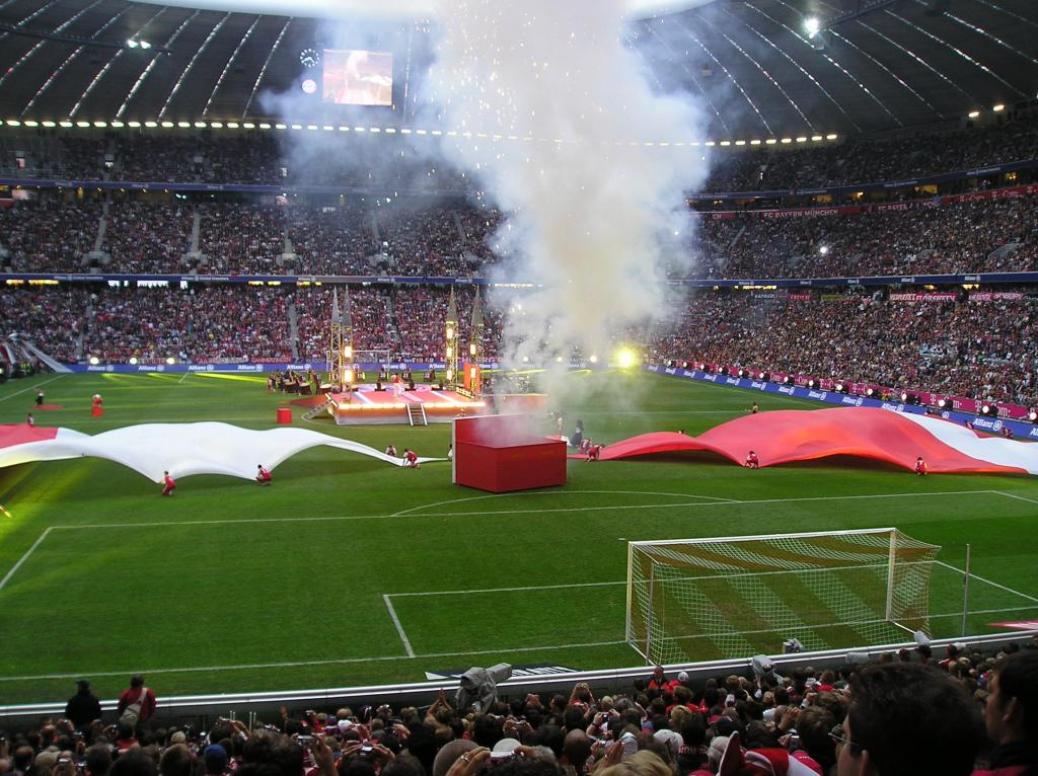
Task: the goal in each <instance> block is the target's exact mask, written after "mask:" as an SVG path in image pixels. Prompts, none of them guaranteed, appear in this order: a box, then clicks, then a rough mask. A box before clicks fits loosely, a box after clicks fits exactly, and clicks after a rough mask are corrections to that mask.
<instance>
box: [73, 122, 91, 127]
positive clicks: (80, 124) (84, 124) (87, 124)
mask: <svg viewBox="0 0 1038 776" xmlns="http://www.w3.org/2000/svg"><path fill="white" fill-rule="evenodd" d="M76 126H77V127H79V128H80V129H87V128H88V127H89V126H90V122H89V121H77V122H76Z"/></svg>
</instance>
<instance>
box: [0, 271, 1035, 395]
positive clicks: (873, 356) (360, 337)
mask: <svg viewBox="0 0 1038 776" xmlns="http://www.w3.org/2000/svg"><path fill="white" fill-rule="evenodd" d="M449 294H450V291H449V288H448V287H443V286H423V285H416V284H414V285H413V284H401V285H392V284H376V285H373V286H364V285H356V286H352V287H351V290H350V316H351V322H352V326H353V347H354V349H355V350H356V351H358V352H365V353H368V354H372V355H371V358H373V359H375V358H377V359H379V360H382V359H386V358H388V359H391V360H393V361H400V360H404V361H416V362H425V361H433V360H435V361H440V360H442V359H443V349H444V341H445V339H444V338H445V334H444V332H445V324H446V318H447V309H448V303H449ZM910 296H912V298H911V299H903V298H898V297H899V295H898V294H897V293H895V294H893V295H892V297H891V298H887V296H886V295H885V294H875V295H873V294H862V293H858V292H854V291H845V292H842V293H829V294H822V295H819V294H817V293H815V294H784V293H781V292H775V293H766V292H755V293H747V292H735V293H728V292H724V291H717V292H699V293H695V294H693V295H692V296H691V297H690V299H689V301H688V305H687V307H686V308H685V309H684V310H683V313H682V315H681V316H680V319H679V320H678V321H676V322H674V323H672V324H670V325H667V326H666V327H662V326H661V327H658V328H657V329H656V330H655V331H654V332H652V333H651V334H644V333H643V334H641V335H640V336H641V337H643V338H646V339H647V343H646V352H647V353H649V355H650V357H651V358H652V359H654V360H656V361H659V362H664V361H669V360H677V361H703V362H706V363H712V364H722V365H737V366H744V367H747V368H749V369H751V370H758V369H759V370H766V371H772V372H780V373H786V374H794V375H809V376H812V377H816V378H832V379H836V380H842V381H846V382H862V383H869V384H878V385H883V386H888V387H891V388H894V389H896V390H898V391H900V390H907V391H928V392H933V393H939V394H948V395H954V396H966V397H972V398H975V399H978V400H982V401H991V402H1010V403H1015V404H1020V405H1023V406H1036V405H1038V378H1036V376H1035V373H1034V364H1035V363H1038V298H1036V295H1035V294H1034V292H1033V290H1032V289H1028V288H1024V289H1018V290H1017V291H1015V292H1013V293H1011V294H1001V293H996V294H994V295H993V296H992V295H990V294H989V293H988V292H984V293H981V294H975V295H974V296H972V297H970V296H969V295H968V294H966V293H964V292H963V293H960V294H958V295H952V294H947V293H945V294H943V295H936V296H934V295H929V294H926V293H923V294H919V295H918V296H917V295H915V294H910ZM456 303H457V307H458V317H459V327H458V328H459V337H460V342H461V343H462V346H463V347H464V348H467V346H468V343H469V341H470V337H471V331H470V330H471V316H472V307H473V303H474V291H473V289H472V288H470V287H458V288H457V290H456ZM331 305H332V301H331V290H330V288H329V287H327V286H311V287H300V288H298V289H294V288H291V287H285V288H269V287H261V288H255V287H249V286H220V285H213V286H208V285H195V286H192V287H191V288H190V289H189V290H184V289H180V288H148V289H129V288H119V289H113V288H107V287H96V286H95V287H83V286H72V287H68V286H63V287H58V288H29V287H17V288H11V289H7V290H5V291H4V293H2V294H0V316H2V318H3V320H4V322H5V330H6V332H7V333H10V332H23V333H26V334H29V335H32V336H33V337H34V338H35V340H36V342H37V344H38V345H39V346H40V347H41V348H42V349H43V350H44V352H46V353H48V354H49V355H51V356H53V357H55V358H57V359H59V360H62V361H67V362H77V361H84V360H86V359H88V358H90V357H91V356H94V357H97V358H99V359H100V360H101V361H102V362H111V363H124V362H126V361H128V360H129V359H130V358H136V359H138V361H139V362H140V363H162V362H163V361H165V359H167V358H169V357H173V358H176V359H178V360H190V361H194V362H197V363H207V362H215V361H229V362H233V361H290V360H297V359H302V360H319V359H323V358H324V357H325V354H326V352H327V347H328V332H329V325H330V321H331V313H332V306H331ZM340 305H342V297H340ZM482 306H483V317H484V331H483V337H482V340H481V341H482V345H483V349H484V356H485V357H486V358H489V359H493V358H495V357H496V355H497V354H498V352H499V348H500V344H501V336H502V316H501V313H500V311H499V310H498V309H497V308H496V307H495V306H494V305H492V304H488V303H487V300H486V299H485V298H484V300H483V305H482ZM293 321H294V326H293ZM375 354H377V355H375Z"/></svg>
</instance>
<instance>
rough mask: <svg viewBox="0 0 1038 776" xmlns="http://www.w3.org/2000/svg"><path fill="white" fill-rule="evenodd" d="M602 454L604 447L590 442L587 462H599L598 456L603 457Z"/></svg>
mask: <svg viewBox="0 0 1038 776" xmlns="http://www.w3.org/2000/svg"><path fill="white" fill-rule="evenodd" d="M601 453H602V445H596V444H593V443H591V442H588V446H587V458H586V459H585V460H587V461H597V460H598V456H599V455H601Z"/></svg>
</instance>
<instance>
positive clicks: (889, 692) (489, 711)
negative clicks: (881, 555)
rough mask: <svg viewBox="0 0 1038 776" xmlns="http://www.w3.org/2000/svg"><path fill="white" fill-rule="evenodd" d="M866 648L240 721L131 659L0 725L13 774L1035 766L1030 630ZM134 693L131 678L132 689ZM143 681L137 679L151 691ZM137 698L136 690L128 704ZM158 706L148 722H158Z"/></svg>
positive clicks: (886, 773)
mask: <svg viewBox="0 0 1038 776" xmlns="http://www.w3.org/2000/svg"><path fill="white" fill-rule="evenodd" d="M942 652H943V654H940V653H939V654H934V651H933V650H932V649H931V648H930V646H929V645H928V644H922V645H920V646H919V647H918V648H916V649H915V650H911V651H910V650H907V649H903V650H901V651H899V652H897V653H885V654H883V655H882V656H881V657H880V658H879V659H877V660H875V661H873V662H870V663H868V664H865V665H861V664H858V665H851V664H847V665H844V666H841V667H839V668H837V669H828V668H827V669H823V670H815V669H813V668H810V667H808V668H805V669H798V670H794V671H792V672H789V673H788V674H787V675H785V676H783V675H781V674H780V673H779V671H778V670H777V669H776V667H775V666H774V665H773V664H771V663H770V661H768V660H767V659H766V658H765V659H761V660H759V661H758V664H757V666H756V667H755V670H754V671H753V673H752V675H742V674H739V673H735V674H731V675H725V676H718V677H716V678H710V679H706V680H700V681H694V680H691V679H690V677H689V675H688V674H687V673H685V672H679V673H677V674H671V675H670V676H668V675H667V673H666V672H665V671H664V669H663V668H659V667H657V668H656V669H655V670H654V671H653V672H652V674H651V676H648V677H646V678H645V679H641V680H637V681H635V682H634V684H633V686H631V687H624V688H618V691H617V692H615V693H614V694H612V695H604V696H602V697H596V696H595V694H594V692H593V691H592V689H591V687H590V686H589V685H588V684H586V683H582V682H581V683H577V684H576V685H575V686H574V687H573V689H572V691H571V692H570V694H569V696H568V697H567V696H566V695H562V694H557V695H552V696H545V697H542V696H540V695H538V694H536V693H530V694H527V695H525V696H523V697H518V696H517V697H514V698H509V697H507V696H506V695H505V694H504V693H505V692H506V690H505V689H504V688H501V687H498V685H497V683H496V681H495V673H494V672H492V671H489V670H486V669H480V668H473V669H470V670H469V671H468V672H466V673H465V674H464V675H463V676H462V680H461V686H460V688H459V690H458V692H457V694H456V696H455V697H454V698H448V696H447V694H446V693H445V692H444V691H442V690H441V691H440V694H439V696H438V697H437V698H436V700H435V701H434V702H433V703H432V704H431V705H430V706H423V707H421V708H417V707H413V706H405V707H402V708H393V707H391V706H389V705H381V706H378V707H374V706H368V705H363V706H357V707H356V708H350V707H343V708H340V709H338V710H337V711H334V712H316V711H313V710H306V711H304V712H298V713H295V714H293V713H290V711H289V709H288V708H287V707H282V708H281V713H280V714H279V715H277V716H276V718H274V719H273V720H271V723H272V724H263V722H261V721H259V720H257V721H256V722H255V723H254V724H253V725H252V727H251V728H250V727H249V726H247V725H246V724H244V723H243V722H241V721H239V720H230V719H224V718H218V719H217V720H216V721H215V722H214V723H212V724H211V725H207V726H206V727H205V728H204V729H201V730H197V729H195V728H194V727H193V726H191V725H189V724H183V723H182V722H181V723H180V724H177V720H176V719H175V718H174V717H171V716H167V717H165V718H163V716H162V713H161V709H162V699H161V695H160V696H159V698H158V700H157V706H158V710H159V713H158V714H155V711H156V703H155V700H156V699H155V697H154V694H153V691H152V690H151V689H150V688H147V687H146V686H145V685H144V680H143V677H134V682H136V683H137V684H132V685H131V687H130V688H129V689H128V690H127V691H126V692H124V693H123V694H122V696H120V702H119V709H118V711H117V717H118V719H117V721H116V722H115V724H105V721H103V720H102V719H100V718H99V717H100V705H99V703H98V701H97V699H96V697H95V696H93V694H92V692H91V688H90V684H89V681H87V680H81V681H80V682H79V687H78V691H77V693H76V695H75V696H73V697H72V698H71V699H70V700H69V703H68V706H67V708H66V710H65V715H64V716H62V717H58V718H45V719H43V720H42V723H41V724H39V725H38V726H33V727H32V729H29V730H24V731H19V732H18V733H16V734H14V735H12V736H10V737H9V738H8V737H7V736H0V774H11V775H12V776H76V774H84V775H88V776H203V774H204V775H205V776H224V775H225V774H233V773H238V774H241V775H242V776H482V775H483V774H488V773H493V774H495V776H585V775H586V774H588V775H590V774H594V776H715V775H717V774H722V775H723V776H765V775H766V774H767V775H771V776H774V775H775V774H788V775H789V776H850V775H851V774H864V773H872V774H876V776H970V774H973V775H974V776H1033V774H1035V773H1038V723H1036V714H1035V711H1036V704H1038V648H1035V647H1034V646H1032V647H1031V648H1023V649H1021V648H1020V646H1019V645H1017V644H1010V645H1007V646H1006V647H1005V648H1004V650H1002V651H1000V652H998V653H996V654H992V653H985V652H983V651H981V650H978V649H971V648H970V647H969V646H968V645H966V644H951V645H948V646H947V647H946V648H945V649H944V650H942ZM135 692H136V693H137V694H136V695H135V694H134V693H135ZM149 693H151V694H150V695H149ZM135 704H136V705H135ZM159 722H163V723H164V725H160V724H158V723H159Z"/></svg>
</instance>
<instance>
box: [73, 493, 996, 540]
mask: <svg viewBox="0 0 1038 776" xmlns="http://www.w3.org/2000/svg"><path fill="white" fill-rule="evenodd" d="M992 493H994V494H1000V495H1004V494H1001V491H997V490H943V491H929V492H924V493H919V492H907V493H863V494H850V495H843V496H797V497H792V498H759V499H747V500H736V499H732V500H730V501H688V502H685V503H673V504H667V503H657V504H623V505H606V506H596V507H553V508H550V509H545V508H543V507H540V508H538V507H530V508H529V509H490V510H475V511H471V512H416V513H413V514H408V515H396V514H377V515H328V516H323V517H322V516H317V517H243V518H240V519H236V520H160V521H153V522H147V523H86V524H84V525H55V526H52V527H53V528H55V529H61V530H63V531H78V530H82V529H96V528H172V527H177V526H184V527H188V526H198V525H254V524H260V523H333V522H348V521H352V520H394V519H400V518H404V517H406V518H408V519H416V518H427V517H437V518H442V517H448V518H469V517H486V516H495V515H527V514H530V513H537V514H547V513H566V512H610V511H617V510H624V509H664V508H668V509H673V508H675V507H688V508H693V507H732V506H754V505H755V504H797V503H803V502H815V501H854V500H858V499H883V498H929V497H934V496H984V495H991V494H992ZM690 495H691V494H690ZM692 497H693V498H701V497H697V496H694V495H692Z"/></svg>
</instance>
